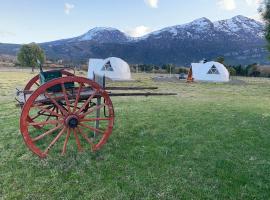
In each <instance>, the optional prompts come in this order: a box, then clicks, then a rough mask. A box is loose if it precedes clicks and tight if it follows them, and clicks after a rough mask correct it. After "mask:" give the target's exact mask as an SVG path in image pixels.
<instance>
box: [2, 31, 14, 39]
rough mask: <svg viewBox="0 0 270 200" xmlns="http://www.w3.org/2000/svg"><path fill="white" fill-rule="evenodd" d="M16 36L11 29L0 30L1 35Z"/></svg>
mask: <svg viewBox="0 0 270 200" xmlns="http://www.w3.org/2000/svg"><path fill="white" fill-rule="evenodd" d="M14 36H16V34H15V33H12V32H10V31H4V30H0V37H3V38H4V37H14Z"/></svg>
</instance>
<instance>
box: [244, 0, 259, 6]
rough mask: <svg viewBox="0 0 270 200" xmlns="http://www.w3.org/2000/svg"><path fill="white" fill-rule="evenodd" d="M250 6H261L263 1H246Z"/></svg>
mask: <svg viewBox="0 0 270 200" xmlns="http://www.w3.org/2000/svg"><path fill="white" fill-rule="evenodd" d="M246 3H247V5H248V6H250V7H252V6H257V7H258V6H259V5H260V4H261V3H262V0H246Z"/></svg>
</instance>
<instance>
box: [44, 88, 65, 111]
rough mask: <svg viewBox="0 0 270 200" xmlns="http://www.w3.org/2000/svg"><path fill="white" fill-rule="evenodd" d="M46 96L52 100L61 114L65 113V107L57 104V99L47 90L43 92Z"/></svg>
mask: <svg viewBox="0 0 270 200" xmlns="http://www.w3.org/2000/svg"><path fill="white" fill-rule="evenodd" d="M44 94H45V96H46V97H48V98H49V99H50V100H51V101H52V102H53V104H54V105H55V106H56V107H57V108H58V109H59V110H60V111H61V112H62V113H63V114H67V111H65V109H64V108H63V107H62V106H61V105H59V103H57V101H56V100H55V99H54V98H53V97H52V96H51V95H50V94H49V93H48V92H45V93H44Z"/></svg>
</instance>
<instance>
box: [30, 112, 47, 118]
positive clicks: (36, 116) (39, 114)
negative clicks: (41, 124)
mask: <svg viewBox="0 0 270 200" xmlns="http://www.w3.org/2000/svg"><path fill="white" fill-rule="evenodd" d="M44 113H45V111H42V112H40V113H38V114H37V115H35V116H34V117H30V116H29V115H28V116H29V118H30V119H31V120H35V119H37V118H38V117H39V116H41V115H42V114H44Z"/></svg>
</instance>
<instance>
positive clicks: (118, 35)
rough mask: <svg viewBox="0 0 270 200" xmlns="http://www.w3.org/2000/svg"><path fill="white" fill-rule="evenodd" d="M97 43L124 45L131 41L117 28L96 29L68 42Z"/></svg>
mask: <svg viewBox="0 0 270 200" xmlns="http://www.w3.org/2000/svg"><path fill="white" fill-rule="evenodd" d="M81 41H95V42H99V43H122V42H128V41H130V37H129V36H127V35H126V34H125V33H123V32H121V31H119V30H118V29H115V28H110V27H96V28H93V29H91V30H89V31H88V32H87V33H85V34H83V35H81V36H79V37H76V38H73V39H71V40H69V41H68V42H81Z"/></svg>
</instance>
